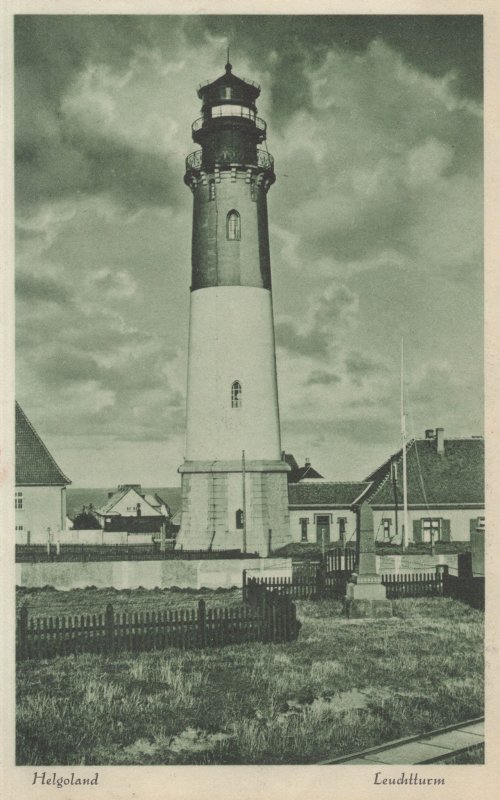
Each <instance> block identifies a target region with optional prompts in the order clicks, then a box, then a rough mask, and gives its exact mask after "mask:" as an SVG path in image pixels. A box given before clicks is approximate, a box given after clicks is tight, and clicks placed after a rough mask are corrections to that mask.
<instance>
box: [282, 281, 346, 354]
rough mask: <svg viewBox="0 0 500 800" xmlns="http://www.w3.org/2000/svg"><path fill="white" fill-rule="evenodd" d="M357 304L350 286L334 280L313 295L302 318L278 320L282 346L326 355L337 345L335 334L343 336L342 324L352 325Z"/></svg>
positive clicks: (296, 350)
mask: <svg viewBox="0 0 500 800" xmlns="http://www.w3.org/2000/svg"><path fill="white" fill-rule="evenodd" d="M356 305H357V297H356V295H355V294H354V293H353V292H351V291H350V289H348V288H347V286H344V285H342V284H338V283H330V285H328V286H327V287H326V288H325V289H324V290H322V291H320V292H319V291H317V292H315V293H314V294H313V295H312V296H311V297H310V300H309V305H308V307H307V308H306V309H305V313H304V314H303V316H302V317H301V318H300V319H298V320H291V319H282V320H278V322H277V323H276V338H277V342H278V345H280V346H281V347H284V348H285V349H287V350H290V351H292V352H296V353H300V354H302V355H306V356H307V355H309V356H315V357H316V358H318V357H321V356H324V355H325V354H326V353H327V351H328V350H329V348H331V347H332V346H334V345H335V344H336V337H335V333H336V332H338V333H339V336H343V335H344V333H343V332H342V330H341V327H342V325H345V327H349V326H350V322H349V319H350V316H351V315H353V314H354V313H355V309H356Z"/></svg>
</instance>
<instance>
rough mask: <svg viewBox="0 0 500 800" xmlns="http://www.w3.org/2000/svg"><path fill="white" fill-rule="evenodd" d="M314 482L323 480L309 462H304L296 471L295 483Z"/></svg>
mask: <svg viewBox="0 0 500 800" xmlns="http://www.w3.org/2000/svg"><path fill="white" fill-rule="evenodd" d="M306 480H307V481H316V480H324V478H323V475H320V473H319V472H318V470H316V469H314V467H313V466H311V464H310V463H309V462H307V461H306V463H305V464H304V466H303V467H299V469H298V470H297V478H296V481H297V483H298V482H299V481H306Z"/></svg>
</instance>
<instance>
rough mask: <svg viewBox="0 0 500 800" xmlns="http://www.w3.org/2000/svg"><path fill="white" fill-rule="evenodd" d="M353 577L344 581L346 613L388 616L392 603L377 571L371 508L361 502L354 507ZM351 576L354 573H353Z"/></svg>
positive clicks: (348, 614) (390, 613)
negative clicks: (354, 570)
mask: <svg viewBox="0 0 500 800" xmlns="http://www.w3.org/2000/svg"><path fill="white" fill-rule="evenodd" d="M356 570H357V572H356V577H355V579H354V581H351V582H349V583H348V584H347V592H346V596H345V601H344V608H345V611H346V613H347V616H349V617H390V616H392V603H391V601H390V600H387V597H386V590H385V586H383V584H382V580H381V578H380V575H378V573H377V560H376V555H375V532H374V526H373V511H372V508H371V506H370V505H369V504H368V503H366V502H364V503H362V504H361V506H360V508H358V509H357V530H356ZM353 577H354V576H353Z"/></svg>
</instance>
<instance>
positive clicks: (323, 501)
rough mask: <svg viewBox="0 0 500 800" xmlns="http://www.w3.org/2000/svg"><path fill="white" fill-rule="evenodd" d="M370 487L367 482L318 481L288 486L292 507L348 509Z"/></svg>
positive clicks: (289, 500) (289, 502)
mask: <svg viewBox="0 0 500 800" xmlns="http://www.w3.org/2000/svg"><path fill="white" fill-rule="evenodd" d="M369 486H370V484H369V483H365V482H359V481H357V482H354V481H340V482H335V483H333V482H329V481H318V482H317V483H313V482H312V481H311V482H304V483H290V484H288V504H289V505H290V506H338V507H342V508H348V507H349V506H351V505H352V504H353V503H354V501H355V500H357V498H358V497H359V496H360V494H361V493H362V492H364V491H365V490H366V489H367V488H368V487H369Z"/></svg>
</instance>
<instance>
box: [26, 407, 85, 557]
mask: <svg viewBox="0 0 500 800" xmlns="http://www.w3.org/2000/svg"><path fill="white" fill-rule="evenodd" d="M15 422H16V431H15V439H16V490H15V511H16V541H17V542H19V543H23V542H25V541H28V538H31V540H34V539H35V538H40V537H46V536H47V535H48V530H49V529H50V532H51V533H52V534H54V533H56V532H58V531H60V530H64V529H65V527H66V486H67V485H68V484H70V483H71V481H70V479H69V478H68V477H66V475H65V474H64V472H63V471H62V470H61V468H60V467H59V466H58V464H57V463H56V461H55V460H54V458H53V456H52V455H51V453H50V452H49V450H48V449H47V447H46V445H45V444H44V442H43V441H42V439H41V437H40V435H39V434H38V433H37V431H36V430H35V428H34V426H33V425H32V423H31V422H30V420H29V419H28V417H27V416H26V414H25V413H24V411H23V410H22V408H21V406H20V405H19V403H17V402H16V421H15Z"/></svg>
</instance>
